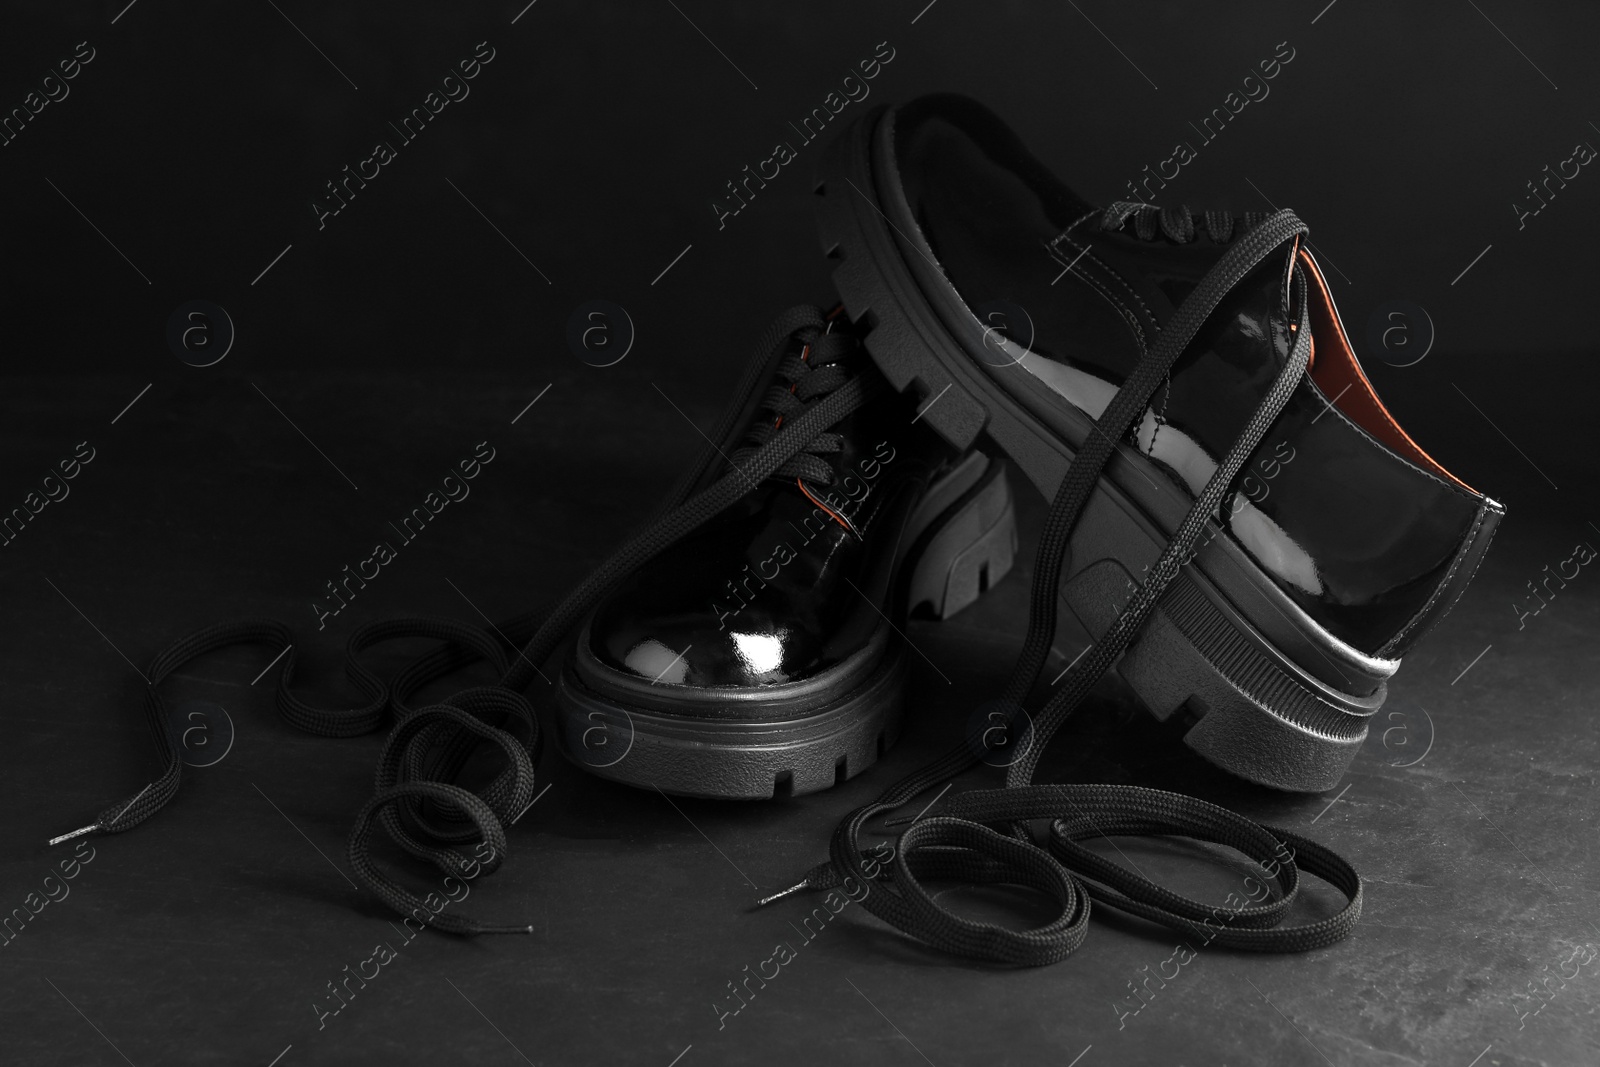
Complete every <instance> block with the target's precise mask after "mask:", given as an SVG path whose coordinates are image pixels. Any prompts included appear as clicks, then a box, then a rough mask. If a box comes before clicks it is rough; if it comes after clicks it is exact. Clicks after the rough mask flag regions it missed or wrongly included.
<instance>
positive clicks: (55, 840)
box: [50, 823, 100, 845]
mask: <svg viewBox="0 0 1600 1067" xmlns="http://www.w3.org/2000/svg"><path fill="white" fill-rule="evenodd" d="M98 829H100V824H99V823H91V824H90V825H88V826H84V827H81V828H79V829H77V830H74V831H72V832H71V833H70V834H62V835H61V836H60V837H52V838H51V839H50V843H51V844H52V845H59V844H61V842H63V841H71V840H72V839H73V838H74V837H82V836H83V835H84V834H92V833H94V832H95V831H96V830H98Z"/></svg>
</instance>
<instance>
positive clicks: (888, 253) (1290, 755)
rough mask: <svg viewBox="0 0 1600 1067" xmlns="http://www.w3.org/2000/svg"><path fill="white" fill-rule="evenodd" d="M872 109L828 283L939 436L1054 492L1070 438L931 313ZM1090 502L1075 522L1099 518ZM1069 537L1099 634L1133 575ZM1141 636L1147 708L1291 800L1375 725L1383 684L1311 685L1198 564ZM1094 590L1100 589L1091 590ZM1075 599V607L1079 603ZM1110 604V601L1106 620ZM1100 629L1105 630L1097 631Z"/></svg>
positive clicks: (1074, 569) (851, 134)
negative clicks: (907, 252) (890, 203)
mask: <svg viewBox="0 0 1600 1067" xmlns="http://www.w3.org/2000/svg"><path fill="white" fill-rule="evenodd" d="M876 121H877V114H874V115H873V116H869V117H868V118H865V119H862V120H858V121H857V122H856V123H855V124H853V125H852V126H851V127H850V128H849V129H847V130H845V131H843V132H841V133H840V134H838V135H837V136H836V137H835V138H834V140H833V141H832V142H831V143H830V144H829V145H828V147H827V148H826V149H825V151H824V155H823V157H822V160H821V171H820V173H821V175H822V177H821V178H820V179H819V180H818V181H817V182H816V183H815V185H814V191H815V192H816V194H817V197H818V205H817V207H818V211H817V214H818V226H819V231H820V235H821V238H822V247H823V251H824V253H825V254H826V255H827V256H828V257H829V258H830V259H833V260H834V261H835V264H836V265H835V267H834V270H833V281H834V285H835V288H836V289H837V290H838V293H839V296H840V298H841V299H842V300H843V302H844V305H845V309H846V311H847V313H848V314H849V315H850V317H851V319H852V321H855V322H858V323H863V324H864V325H865V327H866V336H865V341H866V346H867V351H868V352H869V354H870V355H871V356H872V359H873V362H874V363H875V364H876V365H877V366H878V368H879V370H880V371H881V372H882V373H883V375H884V377H885V378H886V379H888V381H889V383H890V384H891V385H892V386H893V387H894V388H896V389H898V390H900V391H901V392H904V393H909V394H911V395H912V396H913V397H915V398H916V399H917V401H918V405H917V406H918V408H919V409H920V410H921V411H922V416H921V417H922V418H923V419H924V420H925V421H926V422H927V423H928V424H929V426H930V427H932V428H933V429H934V430H935V431H936V432H937V433H939V434H940V435H941V436H942V437H944V439H945V440H947V441H949V442H950V443H951V444H952V445H954V446H956V447H958V448H969V447H971V446H972V445H973V444H974V442H975V441H976V440H977V438H978V436H979V434H980V433H987V435H988V436H989V437H990V438H991V439H992V440H993V441H994V442H995V443H996V444H997V445H998V446H999V447H1000V448H1001V450H1002V451H1004V452H1005V453H1006V454H1007V455H1008V456H1010V457H1011V458H1012V459H1014V460H1015V461H1016V462H1017V464H1018V465H1019V466H1020V467H1021V468H1022V469H1023V471H1024V472H1025V473H1026V474H1028V476H1029V477H1030V479H1031V480H1032V481H1033V482H1034V483H1035V485H1037V486H1038V487H1039V488H1040V489H1041V491H1042V492H1043V493H1044V494H1045V496H1046V497H1047V498H1048V497H1050V496H1051V495H1052V494H1053V493H1054V490H1055V486H1056V485H1057V484H1059V482H1060V480H1061V478H1062V477H1063V476H1064V475H1065V473H1066V470H1067V468H1068V466H1069V464H1070V462H1071V458H1072V454H1073V453H1072V450H1071V448H1070V447H1068V446H1067V445H1066V443H1065V442H1062V441H1060V440H1059V439H1057V440H1044V439H1042V438H1041V434H1040V432H1039V431H1038V430H1037V429H1036V428H1035V427H1034V426H1033V425H1030V424H1029V422H1028V420H1026V418H1025V416H1024V415H1023V414H1022V412H1021V409H1020V406H1019V405H1018V404H1017V403H1016V401H1014V400H1012V399H1010V398H1008V397H1006V396H1005V395H1004V394H1003V393H1002V392H1001V391H1000V390H999V388H998V387H997V386H996V385H994V384H993V383H992V381H991V380H990V379H989V378H988V375H987V372H986V371H985V370H984V369H983V368H982V367H979V366H977V365H976V364H975V363H974V362H973V361H972V360H971V359H970V358H969V357H967V356H966V355H965V353H964V351H962V350H961V348H960V344H959V342H958V341H957V340H956V339H955V338H953V337H951V336H950V335H949V333H948V332H947V331H946V330H945V328H944V326H943V324H942V323H940V322H939V321H938V319H937V317H936V315H935V314H934V313H933V312H931V310H930V309H929V308H928V307H927V306H926V302H925V301H924V299H923V298H922V296H921V294H920V293H919V292H918V290H917V283H916V281H915V279H914V278H913V277H912V276H911V274H910V272H909V271H907V270H906V268H905V266H904V264H903V262H901V259H900V257H901V252H900V250H899V245H898V243H897V241H896V239H895V236H894V234H893V233H891V232H889V230H888V228H887V227H889V226H892V225H893V224H892V223H891V222H890V221H889V219H888V217H887V216H886V215H885V214H884V213H883V211H882V209H881V207H880V205H879V204H878V203H876V202H874V201H873V200H871V199H869V196H875V195H876V183H875V182H874V180H873V178H872V173H871V170H872V167H871V162H870V160H871V150H872V140H871V139H872V136H873V127H874V125H875V123H876ZM1104 491H1105V485H1104V482H1102V489H1101V490H1098V491H1097V492H1096V493H1095V494H1094V498H1092V499H1091V503H1090V505H1089V507H1088V508H1086V510H1085V514H1084V516H1083V517H1082V519H1081V520H1080V522H1079V529H1080V531H1083V530H1084V529H1085V528H1086V527H1091V526H1092V525H1093V524H1094V523H1095V522H1096V521H1097V517H1096V515H1095V514H1094V512H1095V511H1096V509H1097V507H1099V508H1102V509H1103V508H1105V507H1106V504H1105V503H1102V502H1101V501H1100V500H1099V499H1098V498H1099V497H1101V496H1102V495H1103V494H1104ZM1085 540H1088V541H1089V542H1091V543H1093V542H1095V541H1103V540H1104V538H1093V537H1089V538H1081V537H1079V536H1078V535H1076V534H1075V536H1074V538H1073V553H1072V554H1073V558H1072V559H1071V560H1070V561H1069V566H1068V567H1067V568H1065V569H1064V571H1063V573H1064V574H1065V575H1068V577H1067V578H1066V579H1065V580H1064V582H1063V587H1062V594H1061V595H1062V598H1063V599H1064V600H1065V601H1067V603H1068V604H1069V606H1071V607H1072V608H1073V610H1074V613H1075V614H1077V615H1078V616H1079V619H1080V621H1081V622H1083V623H1084V625H1085V627H1086V628H1087V629H1088V630H1089V631H1090V632H1091V633H1092V634H1095V635H1096V636H1098V633H1099V632H1103V630H1104V627H1105V626H1107V625H1109V623H1110V618H1111V617H1114V616H1115V613H1116V611H1117V610H1120V604H1121V603H1122V602H1123V601H1125V600H1126V595H1127V594H1126V592H1125V591H1123V590H1126V589H1131V588H1132V586H1131V581H1132V579H1131V577H1130V576H1129V575H1128V573H1127V571H1126V570H1125V569H1124V568H1123V567H1122V565H1121V562H1120V561H1119V560H1117V559H1114V558H1106V557H1105V555H1104V548H1103V547H1102V546H1098V545H1097V546H1096V549H1095V550H1094V551H1092V552H1089V553H1083V552H1082V551H1081V550H1082V548H1084V547H1085V546H1084V544H1083V542H1084V541H1085ZM1103 564H1109V565H1111V566H1113V567H1115V568H1116V571H1117V572H1118V573H1117V575H1116V576H1115V579H1116V580H1115V583H1114V584H1116V585H1117V586H1119V587H1121V588H1119V590H1118V591H1119V592H1120V593H1121V596H1120V597H1118V596H1115V595H1113V596H1110V597H1107V596H1106V595H1105V593H1106V590H1096V591H1095V593H1094V595H1093V596H1092V597H1089V598H1087V599H1086V598H1085V597H1083V596H1078V597H1074V596H1072V595H1071V591H1072V590H1073V589H1074V587H1075V586H1074V583H1078V585H1077V588H1079V590H1080V592H1081V591H1083V590H1082V586H1083V583H1082V582H1081V581H1079V580H1080V579H1082V578H1085V577H1086V576H1088V575H1089V574H1090V573H1091V572H1092V571H1093V570H1094V569H1095V567H1096V566H1098V565H1103ZM1183 574H1184V575H1185V576H1186V577H1185V580H1184V581H1183V582H1178V583H1174V585H1173V587H1172V588H1171V589H1169V590H1168V592H1167V593H1166V595H1165V596H1163V598H1162V600H1161V601H1160V603H1159V604H1158V606H1157V609H1156V611H1155V612H1153V613H1152V616H1151V618H1150V620H1149V621H1147V623H1146V625H1145V626H1144V627H1143V628H1141V631H1140V634H1139V635H1138V636H1137V637H1136V638H1135V641H1134V643H1133V645H1132V646H1130V648H1129V650H1128V652H1127V654H1126V655H1124V656H1123V657H1122V659H1121V660H1120V661H1119V663H1118V671H1119V673H1120V674H1122V675H1123V677H1124V678H1125V679H1126V680H1127V681H1128V682H1129V684H1130V686H1131V687H1132V688H1133V690H1134V692H1135V693H1136V694H1138V696H1139V697H1140V699H1141V700H1142V701H1143V703H1144V704H1145V706H1146V707H1147V709H1149V710H1150V712H1151V713H1152V714H1153V715H1154V716H1155V717H1156V718H1158V719H1163V720H1165V719H1167V718H1169V717H1171V716H1172V715H1173V714H1174V713H1175V712H1176V711H1178V710H1179V709H1185V710H1186V711H1187V712H1188V713H1189V715H1190V716H1191V717H1193V719H1194V720H1195V722H1194V724H1193V726H1191V728H1190V729H1189V730H1188V731H1187V733H1186V734H1185V735H1184V741H1185V743H1186V744H1187V745H1188V746H1189V747H1190V748H1192V749H1194V750H1195V751H1196V752H1198V753H1199V754H1200V755H1202V756H1203V757H1204V758H1206V759H1207V760H1208V761H1210V762H1212V763H1214V764H1216V765H1217V766H1219V767H1221V768H1222V769H1224V770H1226V771H1228V772H1230V773H1232V774H1235V775H1237V776H1239V777H1241V778H1244V779H1246V780H1249V781H1253V782H1257V783H1259V784H1262V785H1267V786H1272V787H1274V788H1278V789H1283V790H1288V791H1295V792H1320V791H1322V790H1325V789H1328V788H1330V787H1332V786H1333V785H1335V784H1336V783H1337V782H1338V781H1339V779H1340V778H1341V777H1343V775H1344V773H1345V771H1346V769H1347V768H1348V767H1349V764H1350V761H1351V760H1352V759H1354V757H1355V753H1356V752H1357V751H1358V750H1359V748H1360V747H1361V743H1362V742H1363V740H1364V739H1365V737H1366V732H1367V721H1368V719H1369V718H1370V717H1371V715H1372V714H1373V713H1374V712H1376V711H1377V709H1378V708H1379V707H1380V706H1381V705H1382V703H1383V699H1384V696H1385V695H1386V692H1387V690H1386V687H1385V686H1384V685H1383V684H1382V683H1381V682H1380V683H1378V684H1377V685H1376V686H1375V688H1374V689H1373V690H1372V691H1371V692H1370V693H1368V694H1367V695H1365V696H1355V695H1352V694H1349V693H1344V692H1341V691H1338V690H1336V689H1333V688H1332V687H1331V686H1328V685H1327V684H1325V683H1323V682H1321V681H1320V680H1318V679H1316V678H1313V677H1311V676H1310V675H1309V674H1308V673H1307V672H1306V671H1305V670H1303V669H1302V668H1300V667H1299V666H1298V665H1296V664H1295V663H1294V662H1293V660H1292V659H1291V658H1290V657H1288V656H1287V655H1285V654H1284V653H1283V652H1281V651H1280V650H1278V649H1277V648H1275V647H1274V646H1273V644H1272V643H1271V642H1270V641H1269V640H1267V639H1266V638H1264V637H1263V636H1262V635H1261V634H1260V633H1259V632H1258V631H1257V630H1256V629H1255V628H1254V627H1253V626H1251V624H1250V623H1249V621H1248V620H1247V619H1245V618H1244V617H1243V616H1242V615H1241V614H1239V613H1238V612H1237V611H1235V610H1233V608H1232V606H1231V605H1227V606H1226V607H1224V606H1223V605H1226V603H1227V602H1226V599H1225V598H1223V597H1222V596H1221V594H1219V593H1217V592H1216V591H1215V590H1214V589H1203V587H1208V586H1209V584H1210V583H1209V582H1207V580H1206V579H1205V578H1204V577H1203V576H1202V575H1200V574H1198V573H1196V571H1195V568H1194V567H1185V569H1184V572H1183ZM1090 584H1094V583H1090ZM1075 601H1076V602H1075ZM1107 605H1115V606H1114V607H1112V609H1111V615H1110V617H1105V608H1106V606H1107ZM1097 623H1098V629H1097Z"/></svg>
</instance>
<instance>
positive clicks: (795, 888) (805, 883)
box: [756, 879, 811, 908]
mask: <svg viewBox="0 0 1600 1067" xmlns="http://www.w3.org/2000/svg"><path fill="white" fill-rule="evenodd" d="M810 888H811V882H810V880H809V879H802V880H801V881H799V882H796V883H795V884H794V885H792V886H790V887H789V888H788V889H780V890H778V891H777V892H776V893H774V894H772V895H771V896H770V897H762V898H761V899H760V900H758V901H756V907H758V908H764V907H766V906H767V905H768V904H771V903H772V902H773V901H774V900H782V899H783V898H784V897H787V896H790V895H792V894H794V893H798V892H800V890H802V889H810Z"/></svg>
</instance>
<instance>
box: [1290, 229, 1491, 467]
mask: <svg viewBox="0 0 1600 1067" xmlns="http://www.w3.org/2000/svg"><path fill="white" fill-rule="evenodd" d="M1299 255H1300V263H1301V266H1303V267H1304V268H1305V270H1306V273H1307V274H1309V275H1310V276H1311V281H1312V286H1311V340H1312V343H1313V345H1314V346H1315V351H1316V354H1317V359H1316V360H1315V362H1314V363H1313V364H1312V366H1311V377H1312V380H1313V381H1315V382H1316V383H1317V386H1318V387H1319V388H1320V389H1321V390H1322V391H1323V393H1325V394H1327V396H1328V397H1329V398H1330V399H1333V402H1334V406H1335V407H1337V408H1338V409H1339V410H1340V411H1342V412H1344V413H1345V414H1346V415H1348V416H1350V418H1351V420H1352V421H1354V422H1355V423H1356V424H1357V425H1359V426H1360V427H1361V428H1362V429H1364V430H1366V431H1367V432H1368V433H1370V434H1372V436H1374V437H1376V438H1377V439H1378V440H1380V441H1382V442H1383V443H1384V444H1386V445H1388V446H1389V447H1390V448H1392V449H1394V451H1396V452H1397V453H1399V454H1400V455H1402V456H1404V457H1405V458H1406V459H1408V460H1410V461H1411V462H1412V463H1415V464H1416V465H1417V466H1419V467H1421V468H1422V469H1423V470H1426V471H1430V472H1432V473H1434V474H1437V475H1438V476H1439V477H1441V478H1444V479H1446V480H1447V481H1450V482H1452V483H1454V484H1455V485H1458V486H1460V487H1461V488H1463V489H1465V490H1467V491H1468V492H1469V493H1473V494H1475V495H1476V494H1477V490H1476V489H1473V488H1472V486H1470V485H1468V484H1467V483H1466V482H1464V481H1462V480H1461V479H1460V478H1457V477H1456V476H1455V475H1454V474H1451V473H1450V472H1449V471H1447V470H1445V469H1444V467H1443V466H1442V465H1441V464H1440V463H1439V461H1438V460H1436V459H1434V458H1433V457H1432V456H1430V455H1428V453H1426V452H1424V451H1423V450H1422V448H1421V446H1419V445H1418V444H1417V443H1416V442H1415V441H1413V440H1412V439H1411V436H1410V435H1409V434H1407V433H1406V432H1405V431H1404V430H1402V429H1401V428H1400V424H1399V423H1398V422H1396V421H1395V420H1394V416H1393V415H1391V414H1389V410H1388V409H1387V408H1385V407H1384V406H1383V401H1381V400H1379V399H1378V394H1377V391H1376V390H1374V389H1373V388H1372V383H1371V382H1370V381H1368V380H1367V376H1366V373H1365V372H1364V371H1362V369H1361V363H1360V362H1359V361H1358V360H1357V359H1356V355H1355V352H1353V351H1352V350H1351V348H1350V340H1349V338H1348V337H1346V336H1345V332H1344V326H1343V324H1342V323H1340V321H1339V313H1338V312H1337V311H1336V310H1335V309H1334V306H1333V296H1332V295H1331V294H1330V293H1329V292H1328V283H1327V280H1326V279H1324V278H1323V276H1322V271H1321V270H1319V269H1318V267H1317V261H1316V260H1314V259H1313V258H1311V253H1310V252H1308V251H1306V250H1305V249H1304V248H1302V249H1300V250H1299Z"/></svg>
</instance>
